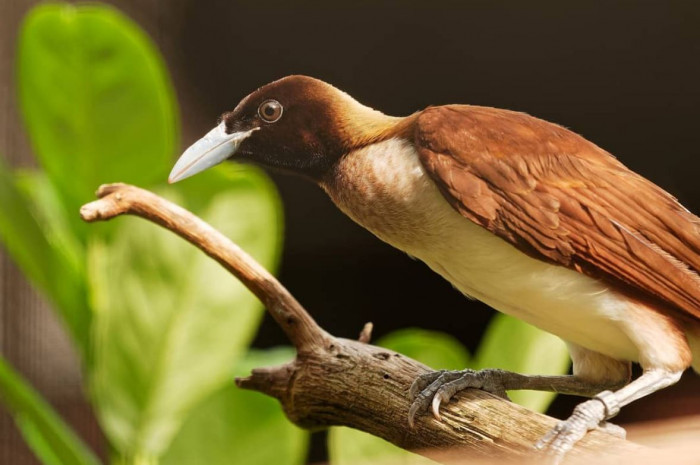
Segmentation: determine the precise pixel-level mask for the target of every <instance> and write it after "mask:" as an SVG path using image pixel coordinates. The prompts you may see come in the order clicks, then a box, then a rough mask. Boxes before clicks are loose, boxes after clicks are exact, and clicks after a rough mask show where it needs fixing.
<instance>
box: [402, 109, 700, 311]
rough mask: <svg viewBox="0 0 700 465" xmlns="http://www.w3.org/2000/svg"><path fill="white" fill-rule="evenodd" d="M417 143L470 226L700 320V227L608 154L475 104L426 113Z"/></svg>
mask: <svg viewBox="0 0 700 465" xmlns="http://www.w3.org/2000/svg"><path fill="white" fill-rule="evenodd" d="M415 143H416V146H417V147H418V153H419V154H420V159H421V161H422V163H423V165H424V166H425V167H426V170H427V171H428V173H429V174H430V175H431V177H432V178H433V180H434V181H435V183H436V184H437V185H438V187H439V189H440V191H441V192H442V194H443V195H444V196H445V199H447V201H448V202H449V203H450V205H452V206H453V207H454V208H455V209H456V210H457V211H459V212H460V213H461V214H462V215H464V216H465V217H467V218H469V219H470V220H472V221H474V222H475V223H477V224H479V225H480V226H483V227H484V228H486V229H488V230H489V231H491V232H493V233H494V234H496V235H498V236H499V237H501V238H503V239H505V240H507V241H508V242H510V243H512V244H513V245H515V246H516V247H518V248H519V249H520V250H522V251H524V252H526V253H528V254H530V255H533V256H535V257H537V258H540V259H543V260H550V261H552V262H553V263H557V264H560V265H564V266H566V267H569V268H572V269H575V270H576V271H580V272H583V273H586V274H588V275H590V276H593V277H595V278H601V279H606V280H612V281H613V282H617V283H620V282H621V283H624V284H625V285H627V286H632V287H634V288H635V289H637V290H639V291H642V292H643V293H645V294H648V295H649V296H650V297H653V298H655V299H661V300H663V301H664V302H666V303H667V304H669V305H670V306H672V307H673V308H675V309H679V310H681V311H682V312H683V313H685V314H686V315H688V316H691V317H693V318H695V319H700V279H699V278H698V274H697V273H698V270H700V255H699V253H700V231H699V230H698V225H699V224H700V219H699V218H698V217H697V216H695V215H693V214H692V213H690V212H688V211H687V210H686V209H685V208H683V206H682V205H680V204H679V203H678V201H677V200H676V199H675V198H673V196H671V195H670V194H668V193H667V192H665V191H664V190H662V189H661V188H659V187H658V186H656V185H655V184H653V183H652V182H650V181H648V180H647V179H645V178H643V177H641V176H639V175H638V174H636V173H634V172H632V171H630V170H629V169H628V168H627V167H625V166H624V165H623V164H622V163H620V162H619V161H617V160H616V159H615V158H614V157H613V156H612V155H610V154H609V153H607V152H606V151H604V150H602V149H601V148H599V147H598V146H596V145H594V144H592V143H591V142H589V141H587V140H585V139H584V138H582V137H581V136H579V135H577V134H574V133H573V132H571V131H569V130H567V129H564V128H562V127H561V126H557V125H555V124H552V123H548V122H546V121H543V120H540V119H537V118H533V117H531V116H528V115H526V114H523V113H517V112H512V111H506V110H498V109H494V108H483V107H474V106H466V105H448V106H444V107H434V108H429V109H427V110H425V111H424V112H422V114H421V115H420V117H419V118H418V119H417V120H416V125H415ZM661 308H666V307H661Z"/></svg>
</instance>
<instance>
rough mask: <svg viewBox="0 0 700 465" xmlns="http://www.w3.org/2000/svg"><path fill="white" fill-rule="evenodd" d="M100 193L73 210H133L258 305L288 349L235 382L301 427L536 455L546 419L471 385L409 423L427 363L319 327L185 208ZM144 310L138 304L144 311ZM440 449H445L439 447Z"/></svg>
mask: <svg viewBox="0 0 700 465" xmlns="http://www.w3.org/2000/svg"><path fill="white" fill-rule="evenodd" d="M97 195H98V197H99V198H100V199H99V200H97V201H94V202H91V203H89V204H87V205H85V206H83V208H82V209H81V211H80V214H81V216H82V217H83V219H84V220H85V221H90V222H92V221H101V220H109V219H111V218H114V217H116V216H119V215H123V214H130V215H136V216H140V217H142V218H145V219H147V220H149V221H152V222H154V223H157V224H159V225H161V226H163V227H164V228H167V229H169V230H171V231H173V232H174V233H176V234H178V235H179V236H181V237H183V238H184V239H186V240H187V241H189V242H191V243H192V244H194V245H195V246H197V247H198V248H199V249H201V250H202V251H203V252H204V253H206V254H207V255H209V256H210V257H212V258H213V259H214V260H216V261H218V262H219V263H220V264H221V265H222V266H224V268H226V269H227V270H229V271H230V272H231V273H232V274H233V275H235V276H236V277H237V278H238V279H240V280H241V281H242V282H243V283H244V284H245V285H246V286H247V287H248V288H249V289H250V290H251V291H252V292H253V293H254V294H255V295H256V296H257V297H258V298H259V299H260V300H261V301H262V302H263V303H264V304H265V306H266V307H267V310H268V311H269V312H270V314H271V315H272V317H273V318H274V319H275V321H276V322H277V323H278V324H279V325H280V326H281V327H282V329H283V330H284V332H285V333H286V335H287V337H289V340H290V341H291V343H292V344H293V345H294V346H295V347H296V349H297V358H296V360H294V361H293V362H290V363H288V364H286V365H282V366H279V367H270V368H259V369H256V370H254V371H253V373H252V374H251V376H249V377H247V378H242V379H238V380H237V383H238V385H239V386H241V387H243V388H246V389H253V390H257V391H260V392H263V393H265V394H268V395H270V396H273V397H275V398H277V399H278V400H279V401H280V403H281V404H282V407H283V408H284V410H285V412H286V413H287V416H288V417H289V418H290V419H291V420H292V421H294V422H295V423H297V424H299V425H301V426H304V427H310V428H319V427H327V426H331V425H344V426H349V427H352V428H357V429H360V430H363V431H366V432H368V433H370V434H373V435H375V436H379V437H381V438H384V439H386V440H388V441H390V442H392V443H394V444H396V445H398V446H400V447H403V448H405V449H410V450H414V451H418V452H419V453H422V454H424V455H427V456H429V457H432V458H434V459H437V460H439V461H442V462H444V463H448V462H450V463H456V462H463V461H464V459H465V457H469V458H470V459H473V458H475V457H481V458H482V459H486V460H487V461H492V460H494V461H495V460H496V459H497V460H499V461H500V460H503V459H505V458H506V457H509V458H517V459H518V461H519V463H522V460H523V459H524V458H526V457H527V458H530V459H532V460H533V461H534V462H538V460H537V456H536V455H535V452H534V449H533V447H532V445H533V444H534V443H535V442H536V440H537V439H538V438H540V437H541V436H542V435H543V434H544V433H545V432H546V431H547V430H548V429H550V428H551V427H552V426H553V425H554V423H555V420H554V419H553V418H550V417H547V416H545V415H541V414H538V413H535V412H531V411H529V410H527V409H525V408H523V407H520V406H518V405H515V404H512V403H509V402H506V401H504V400H502V399H500V398H497V397H494V396H492V395H490V394H487V393H485V392H482V391H478V390H467V391H464V392H461V393H459V394H457V395H456V396H455V398H454V399H453V400H452V401H451V402H449V403H448V404H446V405H444V406H443V407H442V411H443V414H442V421H441V422H439V421H437V420H435V419H434V418H433V417H431V416H428V415H422V416H420V417H419V418H417V419H416V424H415V427H413V428H410V427H409V425H408V422H407V414H408V409H409V406H410V400H409V399H408V395H407V393H408V389H409V387H410V386H411V383H412V382H413V380H414V379H415V378H416V377H417V376H418V375H420V374H423V373H426V372H427V371H428V370H429V368H428V367H426V366H425V365H423V364H421V363H418V362H416V361H415V360H412V359H410V358H407V357H404V356H403V355H401V354H398V353H396V352H393V351H390V350H386V349H383V348H380V347H376V346H372V345H369V344H368V343H367V342H368V341H369V338H370V334H371V326H370V325H367V326H366V327H365V328H364V329H363V331H362V333H361V335H360V340H359V341H354V340H349V339H342V338H337V337H334V336H332V335H330V334H328V333H327V332H325V331H324V330H323V329H322V328H321V327H320V326H318V324H317V323H316V322H315V321H314V319H313V318H312V317H311V316H310V315H309V313H308V312H306V310H304V308H303V307H302V306H301V305H300V304H299V302H297V301H296V299H294V297H293V296H292V295H291V294H290V293H289V292H288V291H287V290H286V289H285V288H284V287H283V286H282V285H281V284H280V283H279V281H277V279H275V278H274V277H273V276H272V275H271V274H270V273H268V272H267V271H266V270H265V269H264V268H263V267H262V266H261V265H260V264H258V263H257V262H256V261H255V260H253V258H251V257H250V256H249V255H248V254H247V253H245V252H244V251H243V250H242V249H241V248H240V247H238V246H237V245H236V244H234V243H233V242H231V241H230V240H229V239H227V238H226V237H225V236H223V235H222V234H221V233H220V232H218V231H216V230H215V229H214V228H212V227H211V226H209V225H208V224H206V223H205V222H204V221H202V220H201V219H199V218H197V217H196V216H195V215H193V214H192V213H190V212H188V211H187V210H184V209H183V208H181V207H178V206H177V205H174V204H172V203H171V202H168V201H167V200H165V199H163V198H161V197H159V196H157V195H155V194H153V193H151V192H149V191H146V190H143V189H139V188H137V187H134V186H129V185H125V184H110V185H104V186H101V187H100V188H99V190H98V191H97ZM144 311H147V309H144ZM446 450H449V452H447V453H446V452H445V451H446ZM639 450H640V446H637V445H634V444H633V443H630V442H627V441H624V440H622V439H619V438H616V437H613V436H610V435H608V434H605V433H601V432H598V431H593V432H591V433H590V434H588V435H587V436H586V437H585V438H584V439H583V440H582V441H581V442H580V443H579V444H578V445H577V447H576V448H575V449H574V453H573V454H571V455H572V457H571V458H574V459H575V458H576V457H577V456H578V457H579V458H581V457H583V456H585V457H586V460H587V461H588V460H591V455H590V454H592V453H594V452H596V458H595V460H597V463H600V459H601V456H600V451H606V455H609V456H611V457H615V456H617V459H618V460H619V455H618V454H621V453H622V454H629V453H635V452H637V453H638V452H639Z"/></svg>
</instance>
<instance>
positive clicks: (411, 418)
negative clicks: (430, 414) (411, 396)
mask: <svg viewBox="0 0 700 465" xmlns="http://www.w3.org/2000/svg"><path fill="white" fill-rule="evenodd" d="M420 407H421V405H420V404H419V403H417V402H414V403H412V404H411V408H410V409H409V410H408V426H409V427H410V428H413V427H414V426H416V424H415V418H416V413H418V410H420Z"/></svg>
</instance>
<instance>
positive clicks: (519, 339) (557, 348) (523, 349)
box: [474, 313, 570, 412]
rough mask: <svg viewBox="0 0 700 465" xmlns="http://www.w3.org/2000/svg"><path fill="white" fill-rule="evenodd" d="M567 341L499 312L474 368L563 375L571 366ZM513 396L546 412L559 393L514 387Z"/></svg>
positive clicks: (487, 331) (514, 400) (532, 407)
mask: <svg viewBox="0 0 700 465" xmlns="http://www.w3.org/2000/svg"><path fill="white" fill-rule="evenodd" d="M569 363H570V361H569V353H568V351H567V349H566V344H564V342H563V341H562V340H561V339H559V338H558V337H556V336H554V335H552V334H549V333H546V332H544V331H542V330H540V329H537V328H535V327H534V326H531V325H529V324H527V323H524V322H523V321H520V320H518V319H515V318H513V317H510V316H508V315H504V314H501V313H499V314H497V315H496V316H495V317H494V319H493V321H492V322H491V324H490V325H489V327H488V329H487V330H486V334H485V335H484V338H483V340H482V342H481V344H480V346H479V350H478V351H477V354H476V357H475V362H474V368H476V369H483V368H501V369H503V370H508V371H514V372H516V373H523V374H536V375H561V374H565V373H567V371H568V369H569ZM508 395H509V396H510V398H511V400H513V402H516V403H518V404H520V405H523V406H525V407H527V408H529V409H532V410H535V411H538V412H544V411H545V410H547V407H548V406H549V404H550V403H551V402H552V400H554V397H555V394H554V393H551V392H541V391H510V392H509V393H508Z"/></svg>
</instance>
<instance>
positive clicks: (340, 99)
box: [222, 76, 410, 180]
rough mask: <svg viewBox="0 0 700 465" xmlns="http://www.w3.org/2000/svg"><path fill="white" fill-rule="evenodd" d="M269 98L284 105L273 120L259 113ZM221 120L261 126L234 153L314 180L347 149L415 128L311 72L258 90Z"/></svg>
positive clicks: (231, 126) (230, 127)
mask: <svg viewBox="0 0 700 465" xmlns="http://www.w3.org/2000/svg"><path fill="white" fill-rule="evenodd" d="M269 99H274V100H277V101H278V102H279V103H280V104H281V105H282V107H283V108H284V110H283V114H282V117H281V118H280V119H279V120H278V121H277V122H274V123H267V122H265V121H264V120H262V119H261V118H260V117H259V116H258V107H259V106H260V104H261V103H263V102H264V101H266V100H269ZM222 119H223V121H224V122H225V124H226V128H227V132H229V133H230V132H234V131H247V130H249V129H251V128H254V127H257V128H259V130H257V131H255V132H254V133H253V134H252V135H251V136H250V137H249V138H248V139H247V140H246V141H245V142H244V143H243V144H242V145H241V147H240V149H239V151H238V153H237V154H236V155H235V158H239V159H247V160H251V161H255V162H257V163H261V164H263V165H266V166H269V167H273V168H279V169H282V170H286V171H292V172H294V173H296V174H301V175H303V176H306V177H310V178H312V179H314V180H319V179H320V178H321V177H322V176H323V175H324V173H326V172H327V171H328V170H329V168H330V167H331V166H333V164H335V162H336V161H337V160H338V159H339V158H340V157H342V156H343V155H345V154H346V153H348V152H350V151H352V150H354V149H356V148H359V147H362V146H364V145H367V144H370V143H372V142H375V141H379V140H383V139H385V138H389V137H392V136H393V135H395V134H396V133H397V132H402V131H403V132H406V133H407V134H408V133H409V132H410V131H408V122H407V120H406V119H405V118H395V117H391V116H387V115H384V114H383V113H381V112H379V111H376V110H373V109H371V108H369V107H367V106H364V105H362V104H360V103H359V102H357V101H356V100H354V99H353V98H352V97H350V96H349V95H348V94H346V93H345V92H342V91H341V90H339V89H336V88H335V87H333V86H331V85H330V84H326V83H325V82H323V81H319V80H318V79H314V78H311V77H307V76H288V77H285V78H282V79H280V80H278V81H274V82H272V83H270V84H267V85H265V86H263V87H261V88H259V89H257V90H256V91H255V92H253V93H251V94H250V95H248V96H247V97H245V98H244V99H243V100H242V101H241V102H240V103H239V104H238V106H236V108H235V109H234V110H233V111H231V112H229V113H226V114H224V115H223V117H222Z"/></svg>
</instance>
